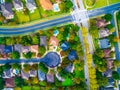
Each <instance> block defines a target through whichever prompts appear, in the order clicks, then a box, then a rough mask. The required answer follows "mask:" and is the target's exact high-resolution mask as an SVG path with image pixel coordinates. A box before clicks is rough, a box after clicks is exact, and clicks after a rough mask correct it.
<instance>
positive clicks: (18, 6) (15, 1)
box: [13, 0, 23, 11]
mask: <svg viewBox="0 0 120 90" xmlns="http://www.w3.org/2000/svg"><path fill="white" fill-rule="evenodd" d="M13 5H14V8H15V10H17V11H21V10H23V4H22V2H21V1H20V0H13Z"/></svg>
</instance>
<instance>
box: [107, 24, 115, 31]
mask: <svg viewBox="0 0 120 90" xmlns="http://www.w3.org/2000/svg"><path fill="white" fill-rule="evenodd" d="M113 27H114V26H113V25H112V24H108V25H107V26H106V28H108V29H109V30H110V29H112V28H113Z"/></svg>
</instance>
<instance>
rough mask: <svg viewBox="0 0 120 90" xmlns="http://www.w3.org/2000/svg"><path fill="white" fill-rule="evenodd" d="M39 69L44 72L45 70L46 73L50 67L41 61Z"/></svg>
mask: <svg viewBox="0 0 120 90" xmlns="http://www.w3.org/2000/svg"><path fill="white" fill-rule="evenodd" d="M38 67H39V69H40V70H41V71H42V72H44V73H47V72H48V67H46V66H45V64H44V63H42V62H41V63H39V66H38Z"/></svg>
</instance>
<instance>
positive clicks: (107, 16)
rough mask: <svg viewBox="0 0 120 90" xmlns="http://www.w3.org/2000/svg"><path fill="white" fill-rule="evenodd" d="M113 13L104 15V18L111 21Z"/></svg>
mask: <svg viewBox="0 0 120 90" xmlns="http://www.w3.org/2000/svg"><path fill="white" fill-rule="evenodd" d="M112 17H113V16H112V15H111V14H106V15H105V16H103V17H102V18H103V19H105V21H106V22H109V21H111V20H112Z"/></svg>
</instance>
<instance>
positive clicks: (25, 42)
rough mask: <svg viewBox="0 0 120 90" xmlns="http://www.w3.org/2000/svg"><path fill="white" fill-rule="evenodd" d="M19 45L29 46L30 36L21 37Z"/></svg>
mask: <svg viewBox="0 0 120 90" xmlns="http://www.w3.org/2000/svg"><path fill="white" fill-rule="evenodd" d="M20 43H21V44H22V45H25V46H27V45H31V43H32V39H31V37H30V36H23V37H22V38H21V42H20Z"/></svg>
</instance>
